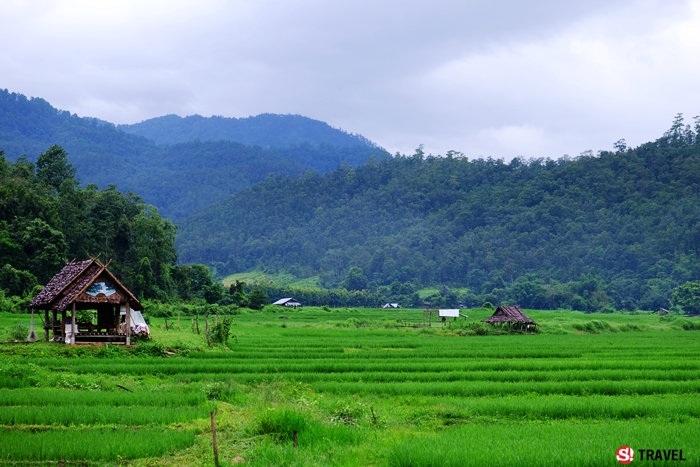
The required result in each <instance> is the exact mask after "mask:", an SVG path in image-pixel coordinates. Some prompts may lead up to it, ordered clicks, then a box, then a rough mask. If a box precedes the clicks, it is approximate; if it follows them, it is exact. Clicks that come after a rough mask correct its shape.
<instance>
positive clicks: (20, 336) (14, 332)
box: [10, 321, 29, 341]
mask: <svg viewBox="0 0 700 467" xmlns="http://www.w3.org/2000/svg"><path fill="white" fill-rule="evenodd" d="M27 336H29V328H28V327H27V326H25V325H24V324H22V323H20V322H19V321H17V322H16V323H15V325H14V326H13V327H12V328H11V329H10V339H13V340H16V341H23V340H25V339H27Z"/></svg>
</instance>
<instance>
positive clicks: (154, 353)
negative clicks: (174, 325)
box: [131, 342, 167, 357]
mask: <svg viewBox="0 0 700 467" xmlns="http://www.w3.org/2000/svg"><path fill="white" fill-rule="evenodd" d="M131 353H132V355H137V356H140V357H165V356H166V355H167V350H166V349H165V346H164V345H163V344H161V343H160V342H152V343H144V344H139V345H138V346H137V347H136V348H135V349H134V350H132V351H131Z"/></svg>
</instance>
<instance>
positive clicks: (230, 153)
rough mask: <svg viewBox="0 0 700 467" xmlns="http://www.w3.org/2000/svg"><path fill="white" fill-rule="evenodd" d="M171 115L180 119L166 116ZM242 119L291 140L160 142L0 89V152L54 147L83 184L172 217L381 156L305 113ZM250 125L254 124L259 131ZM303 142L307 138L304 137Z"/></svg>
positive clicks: (30, 152) (259, 134)
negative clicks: (112, 190) (136, 198)
mask: <svg viewBox="0 0 700 467" xmlns="http://www.w3.org/2000/svg"><path fill="white" fill-rule="evenodd" d="M173 117H174V118H179V117H175V116H169V117H164V118H165V120H166V121H167V120H169V119H172V118H173ZM199 119H201V120H204V121H210V119H203V118H202V117H199ZM154 120H155V121H159V120H158V119H154ZM154 120H151V121H148V122H151V123H152V122H154ZM180 120H182V121H185V122H189V121H190V120H188V119H180ZM194 120H195V121H197V120H198V119H197V118H194ZM214 120H215V121H218V120H221V121H225V122H228V121H229V120H235V119H221V118H219V119H214ZM241 121H244V123H245V124H244V125H243V127H244V129H245V131H246V132H247V133H249V134H250V135H253V136H252V137H253V139H255V140H256V141H264V135H265V134H268V135H273V134H274V129H275V128H278V127H279V128H282V127H284V128H287V130H285V131H286V133H284V134H282V135H281V136H280V138H283V139H284V141H288V142H291V143H292V144H290V145H287V146H275V144H273V143H278V142H281V141H282V139H280V138H277V139H274V138H273V139H271V140H270V142H267V143H264V142H263V143H262V144H260V145H259V146H251V145H245V144H242V143H240V142H233V141H204V140H205V139H206V137H203V136H206V135H203V134H199V135H197V138H199V139H200V140H201V141H188V142H182V143H179V144H173V145H164V146H163V145H160V146H159V145H157V144H156V143H155V142H154V141H153V140H150V139H147V138H144V137H142V136H138V135H133V134H129V133H126V132H124V131H122V130H120V129H118V128H117V127H115V126H114V125H112V124H111V123H108V122H104V121H100V120H97V119H91V118H80V117H78V116H76V115H74V114H71V113H70V112H66V111H60V110H57V109H55V108H54V107H52V106H51V105H50V104H49V103H48V102H46V101H45V100H43V99H38V98H32V99H28V98H26V97H25V96H23V95H21V94H15V93H10V92H8V91H7V90H0V150H3V151H4V152H5V155H6V157H7V158H8V159H9V160H10V161H14V160H17V158H18V157H20V156H21V155H23V154H26V155H27V156H28V157H29V159H30V160H35V159H34V158H36V157H37V156H38V155H39V154H40V153H41V152H42V151H44V150H45V149H46V148H47V147H50V146H52V145H54V144H58V145H60V146H61V147H62V148H63V149H65V150H66V152H67V153H68V156H69V160H70V162H71V164H73V165H74V166H75V167H76V169H77V176H78V178H79V179H80V181H81V182H82V183H83V184H85V185H87V184H91V183H93V184H96V185H98V187H101V188H104V187H107V186H109V185H115V186H116V187H117V189H118V190H120V191H122V192H126V191H129V190H131V191H133V192H135V193H139V194H140V195H141V196H143V198H144V199H145V201H147V202H148V203H150V204H154V205H156V206H158V207H159V209H160V210H161V214H162V215H164V216H166V217H170V218H173V219H177V218H178V217H182V216H185V215H188V214H191V213H192V212H195V211H197V210H199V209H201V208H203V207H206V206H208V205H210V204H211V203H214V202H217V201H222V200H224V199H226V197H227V196H229V195H230V194H232V193H235V192H236V191H238V190H241V189H243V188H245V187H247V186H250V185H251V184H253V183H255V182H258V181H261V180H264V179H265V177H267V176H268V175H269V174H271V173H277V174H283V175H286V176H298V175H300V174H302V173H304V172H306V171H308V170H311V171H317V172H321V173H323V172H326V171H329V170H333V169H335V168H337V167H338V166H339V165H340V164H342V163H343V162H346V163H348V164H350V165H357V164H361V163H363V162H364V161H365V160H367V158H368V157H369V156H370V155H371V154H381V153H384V151H383V150H382V149H380V148H378V147H376V145H373V144H372V143H370V142H368V141H366V140H365V139H364V138H362V137H360V136H354V135H349V134H347V133H344V132H342V131H339V130H335V129H333V128H331V127H329V126H328V125H326V124H324V123H322V122H318V121H315V120H311V119H305V118H304V117H299V116H276V115H264V116H259V117H255V118H252V119H241ZM287 121H289V123H285V122H287ZM148 122H144V123H148ZM280 122H282V123H280ZM139 125H140V124H139ZM256 125H260V129H259V130H256V128H257V127H256ZM280 125H281V126H280ZM137 126H138V125H137ZM295 131H296V133H295ZM295 135H296V137H295ZM312 136H313V137H314V138H316V139H314V138H311V137H312ZM271 138H272V136H271ZM217 139H221V138H218V137H217ZM307 139H308V141H310V142H305V141H307ZM350 143H353V144H350ZM262 146H265V147H266V148H263V147H262ZM269 146H275V147H269Z"/></svg>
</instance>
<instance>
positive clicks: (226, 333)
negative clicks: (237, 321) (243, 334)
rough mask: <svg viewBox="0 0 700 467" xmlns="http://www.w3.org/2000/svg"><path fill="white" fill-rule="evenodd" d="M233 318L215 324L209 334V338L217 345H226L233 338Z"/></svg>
mask: <svg viewBox="0 0 700 467" xmlns="http://www.w3.org/2000/svg"><path fill="white" fill-rule="evenodd" d="M231 324H233V320H232V319H231V318H224V319H222V320H220V321H219V322H218V323H217V324H215V325H214V326H213V327H212V328H211V331H210V332H209V338H210V339H211V341H212V342H213V343H215V344H225V343H226V342H228V340H229V337H230V336H231Z"/></svg>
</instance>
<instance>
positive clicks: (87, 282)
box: [29, 259, 143, 311]
mask: <svg viewBox="0 0 700 467" xmlns="http://www.w3.org/2000/svg"><path fill="white" fill-rule="evenodd" d="M100 281H103V282H108V283H109V284H110V286H111V287H114V293H113V294H112V295H111V296H110V297H104V295H103V296H102V297H100V295H99V294H98V295H96V296H95V295H91V294H89V293H86V291H87V290H88V288H89V287H90V286H91V285H93V284H95V283H97V282H100ZM127 300H128V301H129V303H130V305H131V308H133V309H137V310H143V307H142V306H141V303H140V302H139V300H138V299H137V298H136V297H135V296H134V295H133V294H132V293H131V292H130V291H129V290H128V289H127V288H126V287H124V285H122V283H121V282H119V280H118V279H117V278H116V277H114V275H113V274H112V273H111V272H110V271H109V270H108V269H107V266H105V265H104V264H102V263H100V261H99V260H97V259H89V260H86V261H78V262H74V261H71V262H70V263H68V264H66V265H65V266H64V267H63V269H61V271H60V272H59V273H58V274H56V275H55V276H54V277H53V278H52V279H51V280H50V281H49V283H48V284H46V287H44V288H43V289H42V291H41V292H39V293H38V294H37V295H36V297H34V298H33V299H32V301H31V302H29V306H30V307H32V308H38V309H42V310H47V309H48V310H57V311H63V310H65V309H67V308H68V306H69V305H70V304H72V303H73V302H75V303H76V304H77V303H80V304H83V305H84V306H82V308H85V307H93V306H94V305H92V304H95V303H103V302H106V303H112V304H120V303H125V302H126V301H127Z"/></svg>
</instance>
